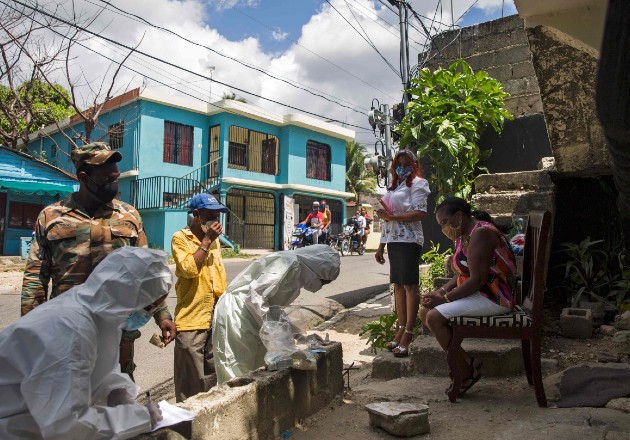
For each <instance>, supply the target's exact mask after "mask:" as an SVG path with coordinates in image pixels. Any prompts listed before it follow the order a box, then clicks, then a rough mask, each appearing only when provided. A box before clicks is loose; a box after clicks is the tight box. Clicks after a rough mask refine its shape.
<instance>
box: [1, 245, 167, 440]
mask: <svg viewBox="0 0 630 440" xmlns="http://www.w3.org/2000/svg"><path fill="white" fill-rule="evenodd" d="M171 285H172V275H171V272H170V270H169V268H168V259H167V256H166V254H165V253H164V252H161V251H155V250H151V249H143V248H136V247H124V248H121V249H118V250H116V251H114V252H112V253H111V254H109V255H108V256H107V257H106V258H105V259H104V260H103V261H102V262H101V263H100V264H99V265H98V266H97V267H96V268H95V269H94V271H93V272H92V274H91V275H90V276H89V278H88V279H87V280H86V282H85V283H84V284H81V285H79V286H76V287H73V288H72V289H70V290H68V291H66V292H64V293H63V294H62V295H59V296H58V297H56V298H54V299H52V300H50V301H47V302H46V303H44V304H42V305H40V306H38V307H37V308H35V309H34V310H33V311H31V312H30V313H28V314H27V315H25V316H23V317H21V318H20V319H18V320H17V321H16V322H14V323H13V324H12V325H10V326H9V327H7V328H6V329H4V330H2V331H1V332H0V365H1V366H2V368H1V369H0V396H2V399H1V400H0V438H1V439H3V440H6V439H26V438H28V439H41V438H44V439H64V440H71V439H72V440H74V439H77V440H78V439H81V440H85V439H127V438H131V437H134V436H136V435H138V434H140V433H142V432H148V431H150V430H151V419H150V416H149V411H148V410H147V408H146V407H145V406H143V405H140V404H139V403H135V402H134V403H127V404H122V405H118V406H114V407H109V406H107V399H108V396H109V393H110V392H111V391H112V390H114V389H125V390H126V391H127V392H128V393H129V394H130V395H131V397H133V398H135V397H136V396H137V394H138V387H137V386H136V385H135V384H134V383H133V382H132V381H131V380H130V379H129V376H127V375H126V374H122V373H120V367H119V365H118V346H119V343H120V337H121V332H122V330H121V329H122V327H123V324H124V323H125V322H126V320H127V318H128V317H129V315H130V314H131V313H132V312H134V311H137V310H141V309H143V308H144V307H147V306H149V305H151V304H153V303H154V302H155V301H156V300H157V299H159V298H160V297H161V296H163V295H164V294H166V293H168V291H169V289H170V287H171Z"/></svg>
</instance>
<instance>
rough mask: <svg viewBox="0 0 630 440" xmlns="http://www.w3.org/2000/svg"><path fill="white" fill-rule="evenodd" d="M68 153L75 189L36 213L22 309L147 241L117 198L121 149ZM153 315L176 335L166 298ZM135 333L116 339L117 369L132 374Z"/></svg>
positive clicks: (168, 334)
mask: <svg viewBox="0 0 630 440" xmlns="http://www.w3.org/2000/svg"><path fill="white" fill-rule="evenodd" d="M70 157H71V159H72V162H73V163H74V165H75V167H76V170H77V179H78V181H79V191H77V192H74V193H72V194H70V195H69V196H68V197H67V198H66V199H65V200H62V201H60V202H57V203H53V204H52V205H49V206H47V207H46V208H44V209H43V210H42V212H41V213H40V214H39V216H38V217H37V223H36V225H35V240H33V242H32V244H31V249H30V251H29V257H28V260H27V262H26V269H25V271H24V280H23V283H22V315H25V314H27V313H28V312H30V311H31V310H33V309H34V308H35V307H37V306H39V305H40V304H43V303H44V302H45V301H47V300H48V299H52V298H55V297H56V296H58V295H61V294H62V293H64V292H65V291H66V290H68V289H70V288H71V287H73V286H76V285H79V284H83V283H84V282H85V280H87V278H88V276H89V275H90V274H91V273H92V271H93V270H94V268H95V267H96V266H97V265H98V264H99V263H100V262H101V261H102V260H103V259H104V258H105V257H106V256H107V255H109V254H110V253H111V252H112V251H114V250H116V249H118V248H121V247H123V246H139V247H147V237H146V235H145V233H144V229H143V226H142V219H141V218H140V214H138V211H136V209H135V208H134V207H133V206H131V205H128V204H127V203H123V202H121V201H119V200H116V199H115V197H116V195H117V194H118V178H119V176H120V171H119V170H118V165H117V163H118V162H120V160H121V159H122V155H121V154H120V152H118V151H112V150H111V148H110V147H109V145H107V144H105V143H103V142H94V143H92V144H87V145H84V146H81V147H77V148H75V149H73V150H72V153H71V156H70ZM49 281H52V289H51V291H50V292H49V291H48V283H49ZM153 318H154V319H155V322H156V324H157V325H158V326H159V327H160V329H161V330H162V336H163V338H164V342H165V343H167V344H168V343H169V342H171V341H172V340H173V338H174V337H175V324H174V323H173V318H172V317H171V314H170V313H169V311H168V307H167V306H166V303H163V304H162V305H161V306H160V307H158V308H157V310H156V311H155V313H154V314H153ZM139 337H140V331H139V330H138V329H133V328H128V329H126V331H123V334H122V338H121V341H120V358H119V361H120V369H121V371H122V372H124V373H127V374H128V375H129V376H130V377H131V378H132V379H133V371H134V369H135V367H136V365H135V364H134V362H133V354H134V340H135V339H137V338H139Z"/></svg>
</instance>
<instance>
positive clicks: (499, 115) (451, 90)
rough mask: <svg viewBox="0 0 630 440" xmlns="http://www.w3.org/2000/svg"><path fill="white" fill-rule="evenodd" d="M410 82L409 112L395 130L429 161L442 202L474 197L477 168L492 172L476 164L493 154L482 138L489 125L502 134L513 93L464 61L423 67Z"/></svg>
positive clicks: (404, 142)
mask: <svg viewBox="0 0 630 440" xmlns="http://www.w3.org/2000/svg"><path fill="white" fill-rule="evenodd" d="M411 82H412V87H411V88H410V89H409V90H408V92H409V93H410V94H411V95H412V100H411V102H409V105H408V107H407V114H406V116H405V117H404V118H403V120H402V122H401V123H400V124H398V126H397V127H396V128H395V129H394V130H395V132H396V133H398V134H399V135H400V136H401V139H400V145H401V147H406V148H409V149H411V150H415V151H417V153H418V156H419V157H427V158H428V159H429V162H430V175H429V183H430V184H431V189H432V190H433V191H434V192H435V193H437V202H438V203H439V202H440V201H442V200H443V199H444V197H446V196H458V197H462V198H464V199H466V200H468V201H470V199H471V196H472V184H473V181H474V176H475V171H476V170H481V171H485V172H487V169H486V168H484V167H477V164H478V162H479V161H480V160H485V159H487V158H488V157H489V156H490V153H491V150H484V151H481V150H480V149H479V147H478V146H477V142H478V141H479V138H480V137H481V134H482V133H483V131H484V130H485V129H486V128H488V127H490V128H492V129H493V130H494V131H496V132H497V133H500V132H501V131H502V129H503V124H504V122H505V119H513V116H512V115H511V114H510V112H508V111H507V110H506V109H505V108H504V102H505V99H506V98H508V97H509V96H510V95H509V94H508V93H506V92H505V91H504V90H503V85H502V84H501V83H500V82H499V81H497V80H495V79H493V78H491V77H490V76H488V74H487V73H486V72H484V71H478V72H476V73H475V72H473V70H472V68H471V67H470V66H469V65H468V63H466V62H465V61H463V60H459V61H456V62H455V63H453V64H451V66H450V67H449V68H448V69H442V68H439V69H437V70H435V71H433V72H431V71H430V70H429V69H427V68H424V69H422V70H421V71H420V72H419V76H418V78H414V79H412V80H411Z"/></svg>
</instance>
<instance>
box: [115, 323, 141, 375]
mask: <svg viewBox="0 0 630 440" xmlns="http://www.w3.org/2000/svg"><path fill="white" fill-rule="evenodd" d="M139 337H140V332H139V331H138V330H133V331H124V330H123V334H122V337H121V338H120V357H119V359H118V362H119V363H120V371H121V372H123V373H126V374H128V375H129V377H130V378H131V380H133V381H134V382H135V380H134V378H133V372H134V370H135V369H136V364H135V363H134V362H133V352H134V349H133V344H134V341H135V340H136V339H138V338H139Z"/></svg>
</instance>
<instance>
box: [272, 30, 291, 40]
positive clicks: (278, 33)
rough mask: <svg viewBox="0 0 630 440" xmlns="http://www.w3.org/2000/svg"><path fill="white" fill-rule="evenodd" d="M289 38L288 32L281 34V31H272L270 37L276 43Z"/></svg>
mask: <svg viewBox="0 0 630 440" xmlns="http://www.w3.org/2000/svg"><path fill="white" fill-rule="evenodd" d="M288 36H289V33H288V32H283V31H282V30H277V31H272V32H271V37H272V38H273V39H274V40H276V41H284V40H286V39H287V37H288Z"/></svg>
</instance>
